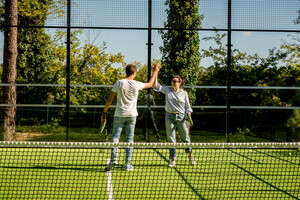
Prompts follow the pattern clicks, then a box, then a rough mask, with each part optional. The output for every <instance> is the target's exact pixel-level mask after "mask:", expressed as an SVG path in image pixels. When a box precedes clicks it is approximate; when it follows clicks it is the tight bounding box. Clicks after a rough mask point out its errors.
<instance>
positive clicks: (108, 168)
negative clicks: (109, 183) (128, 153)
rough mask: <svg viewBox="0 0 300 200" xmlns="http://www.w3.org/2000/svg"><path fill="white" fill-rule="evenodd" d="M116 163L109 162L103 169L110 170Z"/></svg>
mask: <svg viewBox="0 0 300 200" xmlns="http://www.w3.org/2000/svg"><path fill="white" fill-rule="evenodd" d="M116 165H117V163H109V164H108V165H106V167H105V170H106V171H107V172H109V171H111V170H112V169H113V168H114V166H116Z"/></svg>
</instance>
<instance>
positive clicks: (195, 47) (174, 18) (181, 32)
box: [159, 0, 202, 102]
mask: <svg viewBox="0 0 300 200" xmlns="http://www.w3.org/2000/svg"><path fill="white" fill-rule="evenodd" d="M198 3H199V0H186V1H182V0H167V1H166V3H165V4H166V5H167V6H168V9H167V10H166V12H167V15H168V20H167V22H166V23H165V24H164V25H165V27H166V28H168V30H167V31H160V34H161V35H162V39H163V46H162V47H160V50H161V52H162V66H163V67H162V69H161V71H160V74H159V77H160V81H161V82H162V83H163V84H166V85H169V84H170V82H171V78H172V77H173V76H174V75H176V74H181V75H182V76H183V77H184V79H185V81H186V84H188V85H196V83H197V80H198V75H199V65H200V52H199V48H200V39H199V34H198V29H199V28H200V27H201V20H202V16H200V15H199V11H198V10H199V8H198ZM190 99H191V102H194V100H195V96H194V95H192V94H190Z"/></svg>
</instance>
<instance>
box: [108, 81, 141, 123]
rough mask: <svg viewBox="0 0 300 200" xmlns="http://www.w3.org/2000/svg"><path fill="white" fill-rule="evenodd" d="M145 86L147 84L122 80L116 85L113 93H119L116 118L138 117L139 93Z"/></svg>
mask: <svg viewBox="0 0 300 200" xmlns="http://www.w3.org/2000/svg"><path fill="white" fill-rule="evenodd" d="M145 85H146V84H145V83H142V82H140V81H136V80H127V79H121V80H119V81H117V82H116V83H115V84H114V86H113V88H112V91H113V92H115V93H117V106H116V110H115V116H116V117H135V116H138V112H137V98H138V94H139V91H140V90H142V89H143V88H144V87H145Z"/></svg>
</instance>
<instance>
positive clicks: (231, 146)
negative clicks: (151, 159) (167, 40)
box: [0, 141, 300, 149]
mask: <svg viewBox="0 0 300 200" xmlns="http://www.w3.org/2000/svg"><path fill="white" fill-rule="evenodd" d="M0 147H2V148H5V147H20V148H24V147H29V148H34V147H36V148H91V149H92V148H141V149H142V148H199V149H215V148H221V149H222V148H224V149H227V148H229V149H241V148H245V149H256V148H257V149H261V148H269V149H285V148H300V142H285V143H281V142H275V143H126V142H120V143H112V142H27V141H0Z"/></svg>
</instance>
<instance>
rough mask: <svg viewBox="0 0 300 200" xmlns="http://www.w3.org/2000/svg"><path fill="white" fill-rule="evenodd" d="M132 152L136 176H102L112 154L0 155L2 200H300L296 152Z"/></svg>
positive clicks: (18, 151)
mask: <svg viewBox="0 0 300 200" xmlns="http://www.w3.org/2000/svg"><path fill="white" fill-rule="evenodd" d="M177 152H178V159H177V165H176V167H175V168H168V167H167V163H168V150H167V149H134V160H133V165H134V167H135V169H134V170H133V171H124V170H123V169H122V167H123V165H122V164H123V161H122V160H123V158H124V149H120V150H119V158H120V160H119V165H117V166H116V167H115V168H114V169H113V170H112V171H111V172H106V171H105V170H104V168H105V165H106V163H107V161H108V159H109V157H110V150H109V149H67V148H66V149H62V148H48V149H46V148H42V149H41V148H1V149H0V158H1V159H0V177H1V179H0V199H39V200H42V199H109V194H111V195H112V197H113V199H139V200H141V199H160V200H162V199H299V198H300V187H299V186H300V172H299V158H300V153H299V151H298V150H295V149H284V150H283V149H194V156H195V158H196V160H197V162H198V163H197V165H196V166H190V165H189V164H188V159H187V157H186V155H185V153H184V150H183V149H178V150H177Z"/></svg>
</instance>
